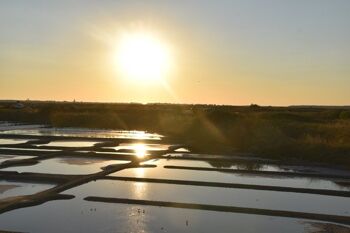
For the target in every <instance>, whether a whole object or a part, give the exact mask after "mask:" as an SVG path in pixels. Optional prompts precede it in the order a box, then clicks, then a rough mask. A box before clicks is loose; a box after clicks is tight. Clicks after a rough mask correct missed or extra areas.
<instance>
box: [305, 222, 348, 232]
mask: <svg viewBox="0 0 350 233" xmlns="http://www.w3.org/2000/svg"><path fill="white" fill-rule="evenodd" d="M305 224H306V225H307V226H306V227H305V232H307V233H349V232H350V228H349V227H345V226H341V225H336V224H332V223H321V222H306V223H305Z"/></svg>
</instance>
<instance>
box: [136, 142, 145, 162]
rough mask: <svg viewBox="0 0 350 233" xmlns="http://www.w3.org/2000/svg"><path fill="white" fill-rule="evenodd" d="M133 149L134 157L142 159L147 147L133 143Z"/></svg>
mask: <svg viewBox="0 0 350 233" xmlns="http://www.w3.org/2000/svg"><path fill="white" fill-rule="evenodd" d="M134 151H135V153H136V157H137V158H139V159H142V158H144V157H145V156H146V153H147V148H146V145H144V144H135V145H134Z"/></svg>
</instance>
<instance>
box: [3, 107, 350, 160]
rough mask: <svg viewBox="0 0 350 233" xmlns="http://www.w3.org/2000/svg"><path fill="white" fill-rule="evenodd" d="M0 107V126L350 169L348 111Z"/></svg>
mask: <svg viewBox="0 0 350 233" xmlns="http://www.w3.org/2000/svg"><path fill="white" fill-rule="evenodd" d="M13 104H14V103H13V102H12V103H11V102H2V103H0V121H4V120H7V121H20V122H30V123H45V124H51V125H52V126H55V127H90V128H108V129H126V130H146V131H150V132H157V133H160V134H163V135H166V136H168V138H169V140H172V141H175V142H178V143H185V144H188V145H189V146H190V147H191V148H192V149H193V150H194V151H197V152H202V153H232V154H233V153H235V152H242V153H251V154H254V155H258V156H263V157H268V158H281V159H286V160H293V159H301V160H309V161H316V162H325V163H332V164H342V165H346V166H350V109H349V108H345V107H344V108H341V107H339V108H335V107H260V106H257V105H251V106H244V107H239V106H218V105H175V104H147V105H142V104H98V103H67V102H25V103H24V108H21V109H16V108H15V107H14V105H13Z"/></svg>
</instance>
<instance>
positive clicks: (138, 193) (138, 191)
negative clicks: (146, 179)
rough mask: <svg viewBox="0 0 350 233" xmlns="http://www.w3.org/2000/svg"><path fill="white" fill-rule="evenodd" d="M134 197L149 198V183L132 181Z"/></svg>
mask: <svg viewBox="0 0 350 233" xmlns="http://www.w3.org/2000/svg"><path fill="white" fill-rule="evenodd" d="M132 185H133V187H132V194H131V195H132V197H133V198H136V199H141V200H142V199H147V186H148V184H147V183H143V182H134V183H132Z"/></svg>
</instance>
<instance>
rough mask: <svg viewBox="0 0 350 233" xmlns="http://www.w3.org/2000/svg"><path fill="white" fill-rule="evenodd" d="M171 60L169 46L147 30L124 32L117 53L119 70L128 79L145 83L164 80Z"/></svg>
mask: <svg viewBox="0 0 350 233" xmlns="http://www.w3.org/2000/svg"><path fill="white" fill-rule="evenodd" d="M171 60H172V59H171V55H170V51H169V48H168V46H166V44H165V43H163V42H162V41H161V40H160V39H159V38H157V37H156V36H155V35H152V34H150V33H146V32H135V33H123V34H122V36H121V39H120V41H119V44H118V47H117V50H116V53H115V62H116V64H115V65H116V68H117V70H118V71H119V72H120V73H121V74H122V75H123V76H124V77H126V78H127V79H131V80H132V81H137V82H144V83H147V82H156V81H160V80H162V79H163V78H164V77H165V76H166V74H167V73H168V72H169V69H170V66H171Z"/></svg>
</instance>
